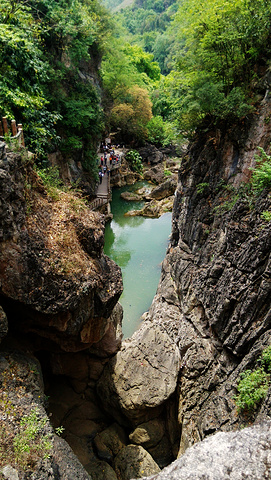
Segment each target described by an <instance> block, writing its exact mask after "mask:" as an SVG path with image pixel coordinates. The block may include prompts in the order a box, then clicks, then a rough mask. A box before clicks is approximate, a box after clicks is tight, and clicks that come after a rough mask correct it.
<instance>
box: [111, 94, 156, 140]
mask: <svg viewBox="0 0 271 480" xmlns="http://www.w3.org/2000/svg"><path fill="white" fill-rule="evenodd" d="M151 117H152V104H151V101H150V98H149V93H148V91H147V90H146V89H144V88H141V87H139V86H137V85H135V86H133V87H131V88H130V89H129V90H128V97H127V101H126V102H120V103H118V104H117V105H115V106H114V107H113V108H112V111H111V124H112V126H113V128H114V129H117V130H119V131H120V138H121V139H122V140H124V141H126V142H127V141H135V142H137V143H142V142H143V141H144V140H145V139H146V138H147V133H148V131H147V124H148V122H149V121H150V119H151Z"/></svg>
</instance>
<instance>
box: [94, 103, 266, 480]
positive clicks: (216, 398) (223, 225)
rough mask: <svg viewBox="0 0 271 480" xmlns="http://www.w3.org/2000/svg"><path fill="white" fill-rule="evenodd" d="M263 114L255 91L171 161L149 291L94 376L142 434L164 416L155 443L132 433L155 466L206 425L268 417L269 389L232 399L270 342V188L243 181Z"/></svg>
mask: <svg viewBox="0 0 271 480" xmlns="http://www.w3.org/2000/svg"><path fill="white" fill-rule="evenodd" d="M270 112H271V99H270V98H269V97H268V96H266V97H265V99H264V101H263V102H262V103H261V104H260V105H259V108H258V111H257V113H256V114H254V115H251V116H250V118H246V119H243V120H242V121H240V122H239V123H237V124H235V125H229V124H226V123H221V124H220V125H216V126H215V127H212V126H211V125H210V124H208V123H206V129H205V130H204V129H203V130H201V132H199V133H198V134H197V135H196V138H195V141H194V142H193V144H191V145H190V146H189V148H188V151H187V152H186V154H185V156H184V158H183V160H182V165H181V168H180V171H179V178H178V187H177V190H176V193H175V203H174V209H173V227H172V235H171V240H170V245H169V248H168V252H167V255H166V258H165V260H164V262H163V266H162V274H161V280H160V283H159V286H158V290H157V293H156V296H155V298H154V300H153V303H152V306H151V308H150V310H149V312H147V313H146V314H145V315H144V321H143V323H142V325H141V327H140V328H139V330H138V331H137V332H135V334H134V335H133V336H132V337H131V339H129V340H127V341H125V342H123V344H122V348H121V350H120V351H119V352H118V353H117V355H116V356H115V357H114V358H113V359H112V360H111V361H110V362H109V364H108V365H107V366H106V368H105V370H104V373H103V375H102V377H101V378H100V380H99V384H98V391H99V393H100V397H101V399H102V400H103V402H104V405H105V408H106V409H107V410H110V409H111V411H114V415H115V418H116V419H118V421H119V422H120V423H123V424H129V425H130V428H135V431H137V429H139V430H140V429H141V428H142V430H143V431H144V432H146V430H147V431H148V428H149V429H150V425H151V424H152V422H153V421H154V419H156V420H157V421H159V422H160V423H163V424H164V426H165V430H164V436H163V438H162V439H161V440H160V441H159V442H158V443H156V446H155V448H154V447H153V445H152V446H151V448H148V445H147V444H146V443H145V442H146V440H145V439H144V436H143V437H142V438H141V440H140V439H139V437H137V439H136V440H135V437H134V434H132V437H131V438H132V439H133V442H134V443H136V442H138V444H141V445H142V446H144V447H146V448H147V449H148V451H149V452H150V453H151V454H152V455H153V458H154V459H155V460H156V461H157V463H158V464H159V465H160V466H162V465H163V457H164V461H165V462H166V461H167V460H168V459H169V458H170V456H177V455H178V456H180V455H182V454H183V453H184V452H185V451H186V449H187V448H188V447H190V446H192V445H193V444H194V443H196V442H199V441H201V440H203V439H204V438H205V437H206V436H208V435H210V434H214V433H216V432H221V431H224V432H227V431H231V430H236V429H238V428H240V427H241V426H243V425H244V424H247V423H248V421H249V423H253V422H257V421H266V420H268V419H269V418H270V395H267V397H266V400H265V401H264V402H263V404H262V406H261V408H259V409H258V410H256V411H255V412H254V414H253V418H250V419H249V420H248V418H247V417H246V416H242V414H240V413H238V412H237V408H236V404H235V401H234V396H235V395H236V392H237V390H236V387H237V384H238V381H239V378H240V373H241V372H243V371H244V370H246V369H249V368H253V367H255V365H257V360H258V358H259V356H260V354H261V352H262V350H263V349H264V347H266V346H268V345H270V343H271V328H270V327H271V323H270V322H271V309H270V298H271V282H270V246H271V233H270V222H269V223H268V222H267V221H266V220H264V219H263V217H262V216H261V215H262V213H263V212H264V211H270V205H271V203H270V195H269V192H268V191H267V190H265V191H263V192H262V194H261V195H260V196H253V195H252V196H251V195H250V193H248V189H247V183H248V182H249V179H250V177H251V170H250V169H251V168H253V167H254V166H255V154H256V153H258V147H262V148H264V149H265V150H266V151H267V153H269V152H270V141H271V125H270V122H269V119H270ZM209 121H210V119H209ZM145 434H146V433H145ZM268 441H269V444H270V439H269V440H268ZM146 445H147V446H146ZM162 445H163V446H162ZM161 452H163V454H161ZM165 452H167V454H166V455H165ZM165 457H167V459H165ZM191 461H192V462H193V460H191ZM176 468H177V469H178V467H176ZM173 470H174V471H175V467H174V469H173V468H172V470H171V471H170V472H171V474H172V472H173ZM192 470H193V469H192ZM178 473H180V470H177V473H176V475H177V476H176V478H179V477H178ZM153 478H156V477H153ZM157 478H159V479H160V478H175V477H171V476H170V474H169V476H165V477H164V476H163V473H161V474H159V475H157ZM180 478H184V477H180ZM187 478H190V477H187ZM191 478H201V477H197V476H191ZM208 478H209V477H208ZM210 478H216V477H215V476H214V477H212V476H211V477H210ZM223 478H224V477H223ZM225 478H228V477H225ZM229 478H235V477H234V476H232V477H229ZM257 478H258V477H257ZM259 478H264V477H261V476H259Z"/></svg>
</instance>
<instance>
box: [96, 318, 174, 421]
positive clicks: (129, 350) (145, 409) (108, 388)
mask: <svg viewBox="0 0 271 480" xmlns="http://www.w3.org/2000/svg"><path fill="white" fill-rule="evenodd" d="M179 364H180V356H179V350H178V348H177V346H176V345H175V344H174V342H173V341H172V340H171V338H170V337H169V336H168V335H167V333H166V332H165V331H163V330H161V329H160V327H159V325H157V324H152V323H150V322H144V323H143V325H142V326H141V328H140V329H139V330H138V331H137V332H135V334H134V335H133V336H132V337H131V339H129V340H127V341H126V342H124V343H123V346H122V348H121V350H120V351H119V352H118V353H117V355H116V356H115V357H113V359H112V360H110V361H109V363H108V364H107V366H106V367H105V369H104V372H103V374H102V376H101V378H100V380H99V382H98V394H99V396H100V398H101V401H102V402H103V404H104V407H105V408H106V410H107V411H109V412H112V411H114V416H115V417H116V418H119V419H120V420H121V418H120V417H121V415H119V414H122V415H123V416H124V417H126V418H127V419H129V420H130V421H131V422H132V423H133V424H135V425H138V424H139V423H142V422H144V421H147V420H149V419H151V418H153V417H154V416H157V411H158V410H157V408H158V409H159V407H161V406H162V405H163V403H164V402H165V401H166V400H167V399H168V398H169V397H170V395H171V394H172V393H173V392H174V390H175V388H176V384H177V376H178V372H179ZM118 412H119V413H118Z"/></svg>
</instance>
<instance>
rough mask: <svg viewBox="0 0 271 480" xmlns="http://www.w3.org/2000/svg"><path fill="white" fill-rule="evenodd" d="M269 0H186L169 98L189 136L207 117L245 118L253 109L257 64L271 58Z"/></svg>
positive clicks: (180, 14) (181, 11)
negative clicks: (270, 53)
mask: <svg viewBox="0 0 271 480" xmlns="http://www.w3.org/2000/svg"><path fill="white" fill-rule="evenodd" d="M270 26H271V7H270V4H269V2H267V1H266V0H259V1H255V0H232V1H231V2H225V1H224V0H208V1H203V0H197V1H196V0H183V1H182V2H181V4H180V7H179V10H178V13H177V14H176V16H175V19H174V24H173V27H172V29H173V30H174V31H175V32H178V33H177V40H178V42H179V45H180V46H181V45H183V47H181V48H180V50H179V51H178V52H177V55H176V64H175V67H174V68H173V70H172V71H171V73H170V75H169V76H168V78H167V82H166V83H165V82H164V88H166V94H164V96H167V97H169V98H170V101H169V102H170V105H171V109H172V110H173V111H174V112H175V114H174V116H175V117H176V118H178V120H179V124H180V128H181V129H182V130H183V131H191V130H193V128H194V127H195V126H197V125H198V123H199V122H200V121H201V119H202V118H203V117H204V116H206V115H212V116H215V117H220V118H221V117H236V116H238V117H240V116H243V115H246V114H247V113H249V112H250V111H251V109H252V106H253V98H252V95H251V92H252V89H253V86H254V83H255V81H256V79H257V64H256V62H257V60H258V59H259V58H260V57H261V56H262V55H263V53H264V52H266V53H268V48H269V39H270Z"/></svg>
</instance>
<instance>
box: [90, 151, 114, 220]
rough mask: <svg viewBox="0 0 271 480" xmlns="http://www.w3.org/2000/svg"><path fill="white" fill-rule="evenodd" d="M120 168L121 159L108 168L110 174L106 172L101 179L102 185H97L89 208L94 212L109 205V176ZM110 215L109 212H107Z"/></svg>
mask: <svg viewBox="0 0 271 480" xmlns="http://www.w3.org/2000/svg"><path fill="white" fill-rule="evenodd" d="M120 166H121V159H120V161H119V162H118V163H115V164H114V165H112V166H111V167H110V173H109V174H108V173H107V172H106V173H105V174H104V176H103V177H102V183H100V184H99V185H98V188H97V190H96V198H95V199H94V200H92V202H90V208H91V209H92V210H96V208H99V207H101V206H102V205H106V204H108V205H110V201H111V187H110V175H111V171H112V170H115V169H117V168H119V167H120ZM108 213H110V212H108Z"/></svg>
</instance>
